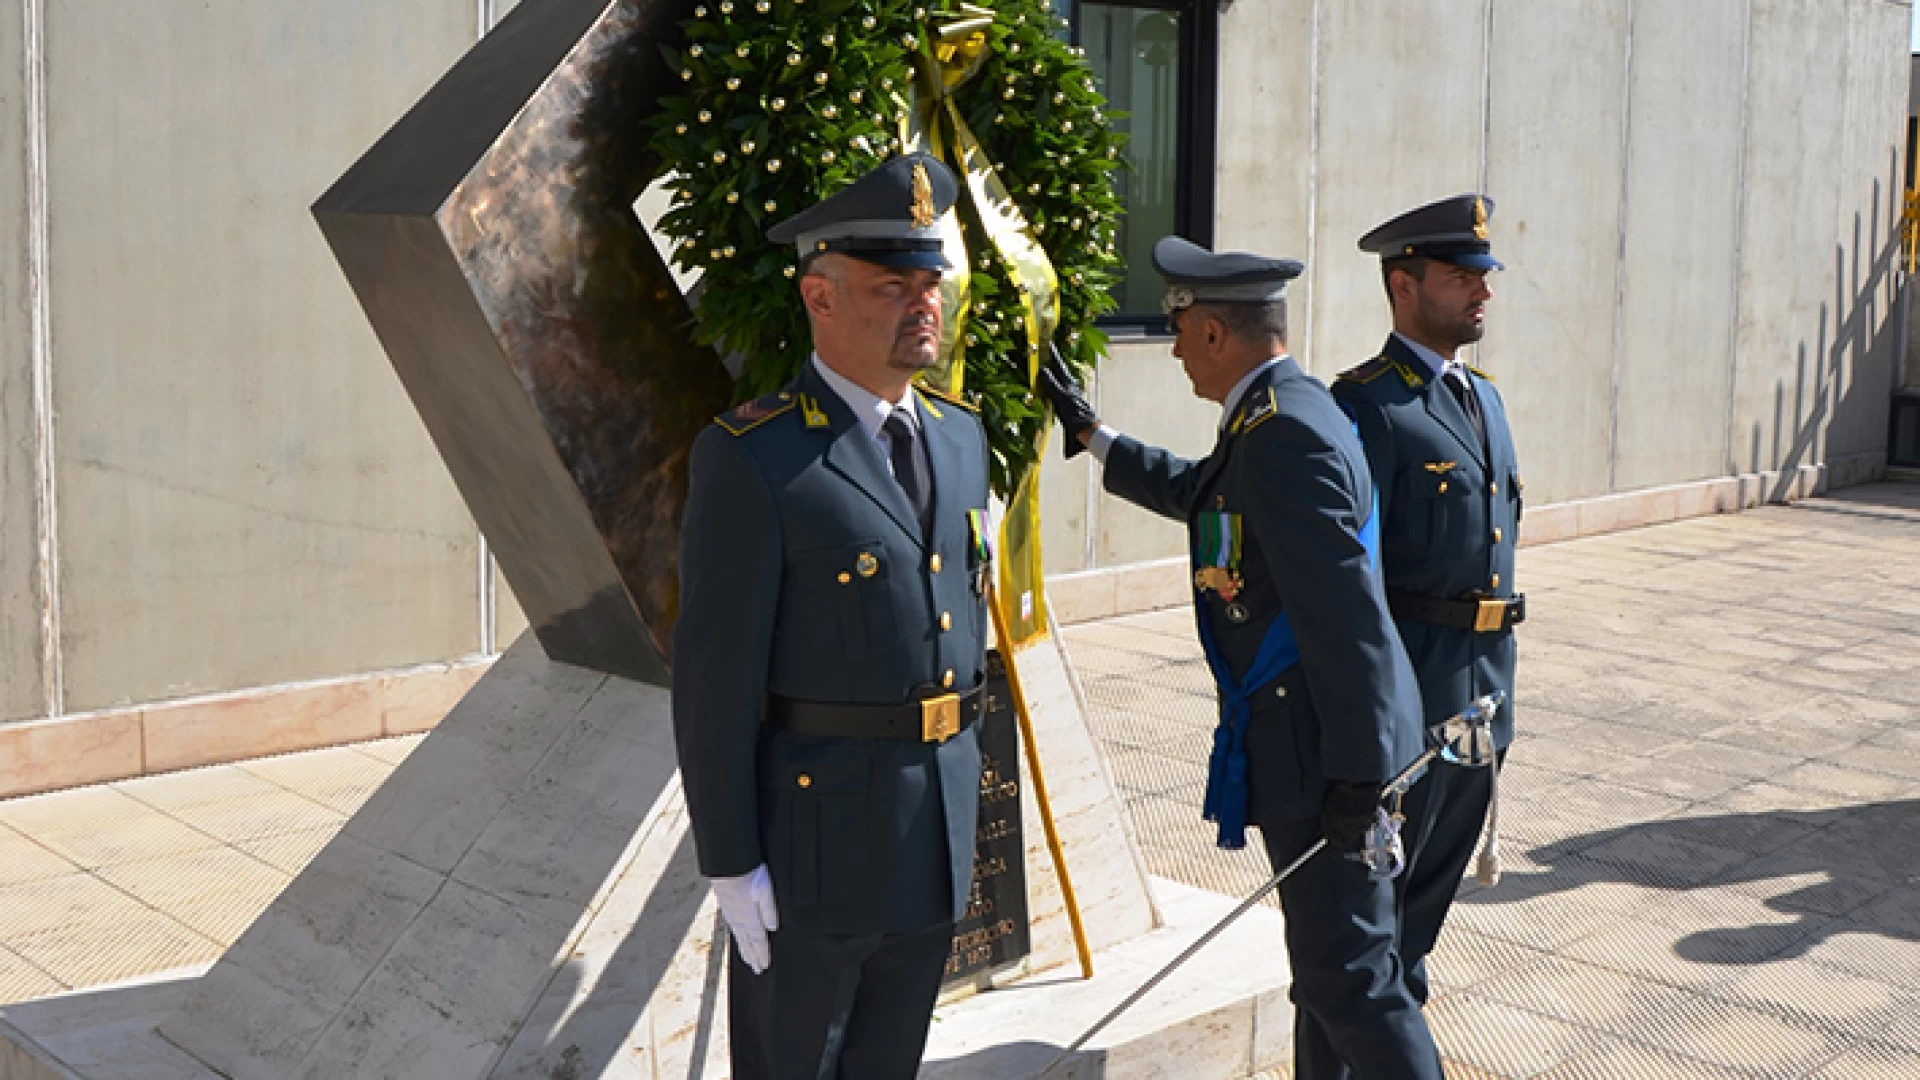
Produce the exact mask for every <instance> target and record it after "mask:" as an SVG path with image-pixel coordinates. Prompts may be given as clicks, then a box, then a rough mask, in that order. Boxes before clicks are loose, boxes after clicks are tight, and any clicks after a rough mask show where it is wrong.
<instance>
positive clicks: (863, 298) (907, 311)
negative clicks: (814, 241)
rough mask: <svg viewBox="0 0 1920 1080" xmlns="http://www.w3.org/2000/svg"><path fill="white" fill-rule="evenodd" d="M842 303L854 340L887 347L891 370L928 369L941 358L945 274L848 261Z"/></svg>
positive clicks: (887, 357) (851, 336)
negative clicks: (942, 292)
mask: <svg viewBox="0 0 1920 1080" xmlns="http://www.w3.org/2000/svg"><path fill="white" fill-rule="evenodd" d="M844 265H845V273H844V274H843V275H842V278H843V280H842V282H841V283H840V288H839V292H840V304H841V307H842V309H843V314H844V317H845V319H846V330H847V334H848V337H849V339H850V340H854V341H859V342H863V343H865V342H871V343H873V345H872V347H873V348H875V349H882V348H884V349H885V355H886V363H887V366H888V367H890V368H893V369H895V370H897V371H909V372H912V371H924V370H926V369H927V368H930V367H933V366H934V365H935V364H937V363H939V360H940V329H941V313H940V277H941V274H940V271H938V270H911V269H909V270H897V269H894V268H892V267H888V266H881V265H879V264H877V263H870V262H863V261H862V260H859V259H848V260H846V262H845V264H844Z"/></svg>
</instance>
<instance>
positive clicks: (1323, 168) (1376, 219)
mask: <svg viewBox="0 0 1920 1080" xmlns="http://www.w3.org/2000/svg"><path fill="white" fill-rule="evenodd" d="M1247 7H1248V8H1249V9H1250V10H1251V9H1254V8H1255V5H1252V4H1249V5H1247ZM1485 11H1486V9H1485V2H1484V0H1328V2H1324V3H1322V4H1321V5H1320V34H1319V41H1318V48H1319V52H1320V58H1319V70H1320V116H1319V121H1318V128H1319V143H1318V145H1319V162H1318V166H1317V169H1316V174H1317V180H1316V184H1315V190H1316V192H1317V194H1316V199H1315V214H1314V221H1315V233H1314V243H1313V257H1312V265H1311V266H1310V267H1309V268H1308V272H1309V274H1310V275H1311V276H1312V280H1311V282H1310V285H1311V297H1312V316H1311V322H1310V324H1309V325H1307V326H1305V327H1303V328H1302V329H1303V330H1305V332H1306V334H1307V339H1306V342H1305V345H1304V346H1303V348H1302V351H1303V354H1304V355H1303V356H1302V357H1301V362H1302V363H1303V364H1305V365H1306V366H1307V368H1308V369H1309V370H1311V371H1313V372H1314V373H1315V374H1317V375H1320V376H1321V377H1323V378H1331V377H1332V376H1333V375H1335V374H1337V373H1338V372H1341V371H1344V370H1346V369H1347V368H1350V367H1352V366H1354V365H1355V364H1358V363H1361V362H1362V361H1364V360H1367V359H1369V358H1371V357H1373V356H1374V355H1376V354H1377V353H1378V352H1379V350H1380V343H1381V341H1382V340H1384V339H1385V337H1386V334H1387V331H1388V329H1389V328H1390V327H1391V325H1392V320H1391V318H1390V317H1389V314H1388V311H1387V306H1386V297H1385V295H1384V294H1383V293H1382V292H1381V289H1380V270H1379V262H1378V260H1376V259H1374V258H1372V257H1370V256H1365V255H1362V254H1361V253H1360V251H1359V250H1358V249H1357V248H1356V247H1355V246H1354V245H1355V243H1356V242H1357V241H1358V240H1359V239H1360V237H1361V235H1362V234H1363V233H1365V232H1366V231H1367V230H1369V229H1371V228H1372V227H1373V226H1375V225H1377V224H1379V223H1380V222H1382V221H1385V220H1386V219H1387V218H1389V217H1391V216H1393V215H1394V214H1396V213H1398V212H1400V211H1401V210H1405V209H1407V208H1409V207H1412V206H1415V205H1417V204H1419V203H1422V202H1426V201H1428V200H1431V199H1437V198H1441V197H1443V196H1446V195H1454V194H1458V193H1460V192H1462V191H1471V190H1473V188H1474V186H1475V185H1476V184H1477V183H1478V182H1479V178H1480V156H1481V142H1482V138H1481V136H1482V129H1483V122H1482V108H1481V107H1482V102H1483V99H1484V97H1485V94H1484V84H1485V73H1484V70H1483V57H1484V54H1485V31H1486V26H1485ZM1228 138H1231V136H1230V135H1229V136H1228ZM1305 152H1306V148H1305V147H1304V146H1298V147H1294V148H1291V149H1289V148H1273V149H1272V153H1273V154H1274V156H1275V157H1276V158H1279V157H1284V156H1286V155H1288V154H1290V153H1293V154H1300V153H1305Z"/></svg>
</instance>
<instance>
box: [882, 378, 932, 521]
mask: <svg viewBox="0 0 1920 1080" xmlns="http://www.w3.org/2000/svg"><path fill="white" fill-rule="evenodd" d="M913 428H914V425H913V421H911V420H909V419H907V411H906V410H905V409H902V408H899V407H897V406H896V407H895V408H894V410H893V413H892V415H890V416H888V417H887V422H886V423H885V424H882V425H881V427H880V430H882V431H884V432H886V433H887V444H888V446H889V447H890V448H891V449H890V452H889V456H890V457H892V459H893V478H894V479H895V480H897V481H899V483H900V490H902V491H904V492H906V493H907V503H908V504H909V505H911V506H912V507H913V516H914V517H915V518H916V519H918V520H919V522H920V535H921V536H922V537H930V536H931V535H932V533H933V493H932V492H931V491H930V490H929V488H931V487H932V485H931V484H930V483H928V481H927V462H926V458H925V457H923V456H922V455H921V453H920V451H919V448H918V447H916V446H915V445H914V442H915V440H914V437H913Z"/></svg>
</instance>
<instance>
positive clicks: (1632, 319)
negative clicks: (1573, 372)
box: [1535, 0, 1748, 491]
mask: <svg viewBox="0 0 1920 1080" xmlns="http://www.w3.org/2000/svg"><path fill="white" fill-rule="evenodd" d="M1747 6H1748V0H1695V2H1692V3H1685V4H1671V3H1647V2H1644V0H1641V2H1636V3H1635V4H1634V9H1633V31H1634V32H1633V58H1632V73H1631V79H1632V86H1631V92H1630V93H1631V96H1630V103H1629V108H1628V116H1629V128H1628V133H1629V134H1628V140H1629V141H1628V148H1627V157H1628V161H1627V195H1626V199H1627V204H1626V214H1627V231H1626V247H1625V261H1624V265H1623V268H1622V273H1623V274H1624V288H1623V293H1622V296H1623V303H1622V309H1621V311H1622V313H1621V319H1620V330H1621V346H1620V391H1619V419H1618V429H1617V430H1618V438H1617V444H1616V458H1615V463H1614V478H1613V486H1614V488H1615V489H1616V490H1621V491H1626V490H1631V489H1634V488H1642V487H1652V486H1654V485H1658V484H1671V483H1677V482H1680V481H1685V480H1697V479H1702V478H1705V477H1710V476H1719V475H1722V474H1724V473H1725V472H1726V471H1727V465H1728V463H1727V430H1726V428H1727V395H1728V393H1729V391H1730V387H1729V385H1728V379H1727V372H1728V364H1729V363H1730V362H1731V359H1732V348H1733V327H1734V317H1733V314H1734V310H1733V305H1734V289H1735V278H1736V274H1737V269H1738V268H1737V266H1736V264H1735V261H1734V259H1733V252H1734V251H1735V250H1736V249H1737V247H1738V243H1739V235H1740V199H1739V191H1740V157H1741V133H1742V127H1741V124H1742V106H1743V104H1744V102H1745V98H1746V68H1745V65H1746V25H1747ZM1535 456H1536V457H1537V456H1539V455H1537V454H1536V455H1535Z"/></svg>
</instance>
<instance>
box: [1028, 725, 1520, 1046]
mask: <svg viewBox="0 0 1920 1080" xmlns="http://www.w3.org/2000/svg"><path fill="white" fill-rule="evenodd" d="M1506 699H1507V696H1506V694H1504V693H1492V694H1488V695H1487V696H1485V697H1483V698H1481V699H1479V700H1478V701H1475V702H1474V703H1473V704H1472V705H1469V706H1467V708H1466V709H1465V710H1464V711H1462V712H1461V713H1459V714H1458V715H1456V716H1450V717H1448V718H1447V719H1446V720H1444V721H1442V722H1441V723H1439V724H1436V725H1435V726H1433V727H1432V728H1429V729H1428V734H1429V735H1432V736H1434V739H1433V740H1432V741H1433V742H1434V745H1432V746H1429V747H1428V748H1427V749H1426V750H1425V751H1424V752H1423V753H1421V755H1420V756H1419V757H1417V758H1414V759H1413V764H1411V765H1408V766H1407V767H1406V768H1404V769H1402V770H1400V772H1399V774H1398V775H1396V776H1395V777H1394V778H1393V779H1391V780H1389V781H1387V783H1386V785H1385V786H1384V787H1382V788H1381V789H1380V801H1381V802H1385V801H1386V800H1387V799H1389V798H1392V797H1393V796H1395V795H1404V794H1406V792H1407V789H1409V788H1411V787H1413V784H1414V781H1416V780H1418V779H1420V774H1421V773H1423V772H1425V771H1426V769H1427V766H1428V765H1429V764H1431V763H1432V762H1433V759H1434V758H1440V759H1441V760H1443V761H1446V762H1449V763H1451V764H1454V765H1466V766H1470V767H1473V768H1484V767H1486V766H1488V765H1491V764H1493V760H1494V745H1493V728H1492V724H1493V717H1494V714H1495V713H1498V712H1499V711H1500V706H1501V705H1502V704H1503V703H1505V701H1506ZM1326 846H1327V838H1326V837H1324V836H1323V837H1321V838H1320V839H1318V840H1315V841H1314V842H1313V843H1312V844H1311V845H1309V846H1308V848H1307V850H1305V851H1303V852H1301V853H1300V854H1299V855H1298V856H1297V857H1296V858H1295V859H1294V860H1293V861H1292V862H1290V863H1288V864H1287V865H1286V866H1284V867H1282V868H1280V869H1279V870H1277V871H1275V872H1274V875H1273V876H1272V877H1270V878H1268V879H1267V883H1266V884H1265V885H1262V886H1260V888H1259V889H1258V890H1256V891H1255V892H1254V894H1253V895H1251V896H1249V897H1247V898H1246V899H1245V900H1242V901H1240V904H1239V906H1237V907H1235V908H1234V909H1233V910H1232V911H1229V912H1227V914H1226V917H1225V918H1222V919H1221V920H1220V921H1219V922H1217V923H1214V924H1213V927H1212V929H1209V930H1208V931H1207V932H1206V933H1204V934H1201V935H1200V939H1199V940H1198V941H1195V942H1194V943H1193V944H1191V945H1189V946H1187V948H1186V950H1185V951H1184V952H1182V953H1181V954H1180V955H1179V956H1176V957H1174V958H1173V960H1172V962H1170V963H1168V964H1167V966H1165V967H1163V968H1161V969H1160V970H1159V971H1157V972H1155V973H1154V974H1153V977H1152V978H1150V979H1148V980H1147V981H1146V982H1144V983H1142V984H1141V985H1140V988H1139V989H1138V990H1135V991H1134V992H1133V993H1131V994H1128V995H1127V997H1126V1000H1124V1001H1122V1002H1121V1003H1120V1004H1118V1005H1115V1006H1114V1007H1113V1009H1112V1011H1110V1012H1108V1013H1107V1015H1105V1016H1103V1017H1101V1018H1100V1020H1099V1022H1098V1023H1096V1024H1094V1025H1093V1026H1092V1027H1090V1028H1088V1029H1087V1030H1086V1031H1085V1032H1084V1033H1082V1034H1081V1036H1080V1037H1079V1038H1077V1039H1075V1040H1073V1042H1072V1044H1071V1045H1069V1046H1068V1047H1067V1048H1066V1049H1065V1050H1062V1051H1060V1054H1059V1056H1057V1057H1055V1058H1054V1059H1053V1060H1052V1061H1050V1062H1048V1063H1047V1067H1046V1068H1044V1069H1042V1070H1040V1072H1039V1073H1038V1074H1036V1075H1035V1076H1034V1080H1045V1078H1046V1076H1047V1075H1048V1074H1049V1073H1051V1072H1053V1070H1055V1069H1057V1068H1059V1067H1060V1066H1061V1064H1063V1063H1064V1062H1065V1061H1066V1060H1067V1059H1068V1058H1070V1057H1072V1056H1073V1055H1074V1054H1076V1053H1079V1051H1080V1048H1081V1047H1083V1046H1085V1045H1087V1043H1088V1042H1090V1041H1091V1040H1092V1039H1093V1037H1094V1036H1095V1035H1098V1034H1100V1032H1102V1031H1103V1030H1105V1029H1106V1026H1107V1025H1108V1024H1111V1023H1113V1022H1114V1021H1115V1020H1117V1019H1119V1018H1120V1014H1121V1013H1124V1012H1126V1011H1127V1010H1128V1009H1131V1008H1132V1007H1133V1006H1134V1005H1136V1004H1138V1003H1139V1001H1140V999H1141V998H1144V997H1146V996H1147V995H1148V994H1150V993H1152V992H1153V988H1154V987H1156V986H1159V985H1160V983H1161V982H1162V981H1163V980H1165V979H1166V977H1167V976H1169V975H1171V974H1173V973H1174V971H1175V969H1177V968H1179V966H1180V965H1181V964H1184V963H1186V962H1187V961H1188V960H1191V959H1192V958H1193V955H1194V954H1195V953H1197V952H1199V951H1200V950H1201V949H1203V948H1205V947H1206V945H1207V943H1208V942H1210V941H1212V940H1213V939H1214V938H1216V937H1219V936H1220V934H1221V932H1222V931H1224V930H1226V928H1227V927H1229V926H1232V925H1233V924H1234V922H1235V921H1236V920H1238V919H1239V918H1240V916H1242V915H1245V914H1246V913H1247V911H1248V910H1249V909H1251V908H1252V907H1253V905H1255V904H1257V903H1259V902H1260V901H1262V900H1265V899H1266V898H1267V895H1268V894H1269V893H1271V892H1273V890H1275V889H1278V888H1279V887H1280V885H1281V883H1282V882H1285V881H1286V880H1287V878H1289V877H1291V876H1292V875H1293V872H1294V871H1296V870H1298V869H1300V868H1301V867H1302V866H1304V865H1306V862H1307V860H1308V859H1311V858H1313V857H1314V856H1315V855H1318V854H1320V852H1321V851H1322V850H1324V849H1325V848H1326Z"/></svg>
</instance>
